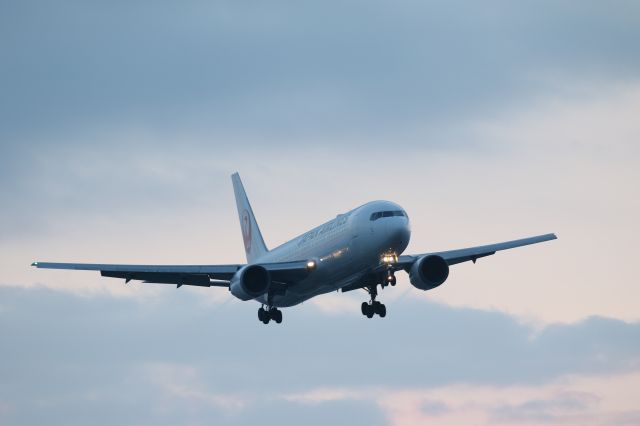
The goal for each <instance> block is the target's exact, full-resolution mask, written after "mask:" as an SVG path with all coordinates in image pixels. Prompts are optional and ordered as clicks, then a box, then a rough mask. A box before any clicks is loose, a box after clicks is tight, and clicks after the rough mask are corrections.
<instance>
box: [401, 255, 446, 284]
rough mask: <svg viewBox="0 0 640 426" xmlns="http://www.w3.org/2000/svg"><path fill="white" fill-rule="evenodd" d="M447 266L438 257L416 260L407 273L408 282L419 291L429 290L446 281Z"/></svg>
mask: <svg viewBox="0 0 640 426" xmlns="http://www.w3.org/2000/svg"><path fill="white" fill-rule="evenodd" d="M448 276H449V265H448V264H447V261H446V260H444V259H443V258H442V257H440V256H436V255H430V256H423V257H421V258H420V259H418V260H416V261H415V262H414V264H413V266H412V267H411V270H410V271H409V280H410V281H411V284H413V286H414V287H416V288H419V289H420V290H431V289H434V288H436V287H438V286H439V285H440V284H442V283H443V282H445V281H446V280H447V277H448Z"/></svg>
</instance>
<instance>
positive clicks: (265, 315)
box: [258, 306, 282, 324]
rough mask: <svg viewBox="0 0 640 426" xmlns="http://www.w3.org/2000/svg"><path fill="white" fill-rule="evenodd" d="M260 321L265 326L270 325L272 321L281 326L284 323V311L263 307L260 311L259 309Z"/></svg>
mask: <svg viewBox="0 0 640 426" xmlns="http://www.w3.org/2000/svg"><path fill="white" fill-rule="evenodd" d="M258 319H259V320H260V321H262V323H263V324H269V321H271V320H274V321H275V322H276V324H280V323H281V322H282V311H281V310H280V309H278V308H276V307H273V306H267V309H265V308H264V306H261V307H260V309H258Z"/></svg>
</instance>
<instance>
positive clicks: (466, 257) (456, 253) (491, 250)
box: [398, 234, 558, 269]
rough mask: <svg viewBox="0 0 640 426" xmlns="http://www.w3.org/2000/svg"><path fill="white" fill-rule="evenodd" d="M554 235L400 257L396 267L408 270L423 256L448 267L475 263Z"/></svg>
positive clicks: (551, 237) (550, 238) (549, 238)
mask: <svg viewBox="0 0 640 426" xmlns="http://www.w3.org/2000/svg"><path fill="white" fill-rule="evenodd" d="M557 238H558V237H556V234H544V235H538V236H535V237H529V238H522V239H519V240H512V241H505V242H503V243H496V244H487V245H484V246H478V247H469V248H464V249H458V250H447V251H439V252H433V253H423V254H417V255H408V256H407V255H405V256H400V258H399V259H398V265H399V266H401V267H402V268H405V269H406V268H410V267H411V265H413V263H414V262H415V261H416V260H418V259H419V258H421V257H423V256H429V255H435V256H440V257H442V258H443V259H444V260H445V261H446V262H447V264H448V265H456V264H458V263H462V262H468V261H472V262H474V263H475V261H476V260H478V259H480V258H481V257H486V256H491V255H492V254H495V253H496V252H497V251H501V250H508V249H512V248H516V247H522V246H528V245H531V244H537V243H542V242H545V241H551V240H555V239H557Z"/></svg>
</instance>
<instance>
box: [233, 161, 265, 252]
mask: <svg viewBox="0 0 640 426" xmlns="http://www.w3.org/2000/svg"><path fill="white" fill-rule="evenodd" d="M231 181H232V182H233V192H234V194H235V196H236V206H237V207H238V217H239V218H240V229H241V230H242V239H243V240H244V251H245V253H246V254H247V262H248V263H253V262H255V261H256V260H257V259H258V258H260V257H261V256H262V255H264V254H265V253H267V252H268V251H269V250H267V246H266V245H265V244H264V239H263V238H262V233H261V232H260V228H259V227H258V222H256V217H255V216H254V215H253V210H251V204H249V199H248V198H247V194H246V193H245V192H244V186H242V181H241V180H240V175H239V174H238V173H234V174H233V175H231Z"/></svg>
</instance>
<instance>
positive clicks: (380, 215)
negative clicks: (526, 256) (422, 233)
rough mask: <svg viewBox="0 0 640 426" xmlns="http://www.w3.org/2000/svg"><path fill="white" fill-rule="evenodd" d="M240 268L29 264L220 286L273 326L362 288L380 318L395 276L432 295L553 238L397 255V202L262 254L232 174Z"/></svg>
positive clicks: (403, 236)
mask: <svg viewBox="0 0 640 426" xmlns="http://www.w3.org/2000/svg"><path fill="white" fill-rule="evenodd" d="M231 180H232V183H233V190H234V194H235V199H236V206H237V209H238V217H239V219H240V229H241V231H242V239H243V242H244V249H245V254H246V258H247V263H242V264H231V265H114V264H86V263H50V262H33V263H32V266H35V267H37V268H47V269H72V270H85V271H100V274H101V275H102V276H103V277H112V278H121V279H124V280H125V283H129V282H130V281H132V280H138V281H143V282H145V283H157V284H175V285H176V286H177V288H180V287H181V286H183V285H190V286H199V287H226V288H227V289H228V290H229V291H230V292H231V294H232V295H233V296H235V297H237V298H238V299H240V300H242V301H248V300H255V301H257V302H258V303H260V304H261V306H260V308H259V309H258V319H259V320H260V321H261V322H262V323H264V324H268V323H269V322H270V321H271V320H273V321H274V322H276V323H278V324H280V323H281V322H282V311H281V310H280V309H279V308H286V307H291V306H294V305H297V304H299V303H302V302H304V301H306V300H308V299H311V298H312V297H315V296H318V295H321V294H325V293H329V292H333V291H341V292H348V291H352V290H359V289H364V290H366V292H368V294H369V301H366V302H362V305H361V309H360V310H361V312H362V314H363V315H364V316H366V317H367V318H372V317H373V316H374V315H378V316H379V317H381V318H384V317H385V316H386V314H387V309H386V306H385V305H384V304H382V303H381V302H380V301H378V300H377V297H378V286H380V289H381V290H382V289H384V288H385V287H387V286H395V285H396V275H395V273H396V272H398V271H405V272H407V273H408V274H409V281H410V282H411V284H412V285H413V286H414V287H416V288H417V289H420V290H424V291H427V290H432V289H434V288H436V287H438V286H440V285H442V284H443V283H444V282H445V281H446V280H447V278H448V276H449V267H450V266H452V265H456V264H458V263H462V262H467V261H472V262H473V263H476V261H477V260H478V259H480V258H482V257H486V256H490V255H493V254H495V253H496V252H497V251H501V250H507V249H512V248H516V247H521V246H526V245H530V244H536V243H541V242H544V241H550V240H555V239H556V238H557V237H556V235H555V234H545V235H539V236H535V237H529V238H523V239H518V240H513V241H507V242H502V243H497V244H489V245H483V246H478V247H470V248H463V249H458V250H448V251H438V252H430V253H421V254H414V255H403V254H402V253H403V252H404V250H405V249H406V248H407V245H408V244H409V238H410V236H411V227H410V221H409V216H408V215H407V213H406V211H405V210H403V209H402V207H400V206H399V205H398V204H396V203H393V202H390V201H371V202H369V203H366V204H364V205H361V206H359V207H356V208H355V209H353V210H350V211H348V212H346V213H341V214H339V215H337V216H336V217H335V218H334V219H332V220H330V221H328V222H326V223H324V224H322V225H320V226H318V227H316V228H313V229H311V230H310V231H307V232H305V233H304V234H302V235H300V236H298V237H296V238H294V239H292V240H290V241H288V242H286V243H284V244H282V245H280V246H278V247H276V248H274V249H272V250H268V249H267V246H266V245H265V242H264V239H263V238H262V233H261V232H260V228H259V227H258V223H257V222H256V218H255V215H254V214H253V210H252V208H251V205H250V204H249V199H248V198H247V195H246V193H245V190H244V186H243V185H242V181H241V180H240V176H239V175H238V173H234V174H233V175H232V176H231Z"/></svg>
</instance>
